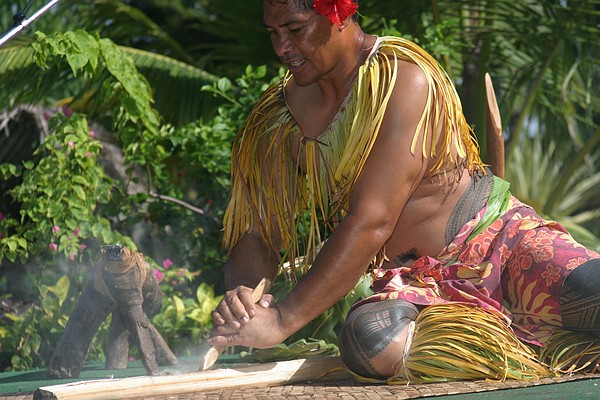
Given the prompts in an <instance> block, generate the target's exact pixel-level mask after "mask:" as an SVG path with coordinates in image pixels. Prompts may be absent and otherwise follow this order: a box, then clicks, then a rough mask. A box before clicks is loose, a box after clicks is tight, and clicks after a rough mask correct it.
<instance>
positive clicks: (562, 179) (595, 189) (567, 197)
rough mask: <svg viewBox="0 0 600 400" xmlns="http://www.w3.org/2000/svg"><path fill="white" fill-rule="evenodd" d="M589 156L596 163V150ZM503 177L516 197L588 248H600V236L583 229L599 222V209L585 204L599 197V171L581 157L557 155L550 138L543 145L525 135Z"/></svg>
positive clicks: (540, 141) (595, 200)
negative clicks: (590, 207) (591, 167)
mask: <svg viewBox="0 0 600 400" xmlns="http://www.w3.org/2000/svg"><path fill="white" fill-rule="evenodd" d="M598 136H599V137H600V134H599V135H598ZM583 154H587V152H586V151H583ZM589 157H591V158H590V159H589V160H588V161H590V163H591V164H592V165H593V164H597V159H598V157H599V155H598V154H597V153H596V154H592V155H589ZM595 161H596V162H595ZM506 179H507V180H508V181H509V182H510V183H511V192H512V193H513V194H514V195H515V196H516V197H517V198H519V199H520V200H521V201H523V202H525V203H526V204H529V205H530V206H531V207H533V208H534V209H535V210H536V211H537V212H538V213H540V214H541V215H544V216H546V217H548V218H550V219H553V220H556V221H558V222H560V223H561V224H563V225H564V226H565V227H566V228H567V229H568V230H569V232H570V233H571V234H572V235H573V237H574V238H575V239H576V240H578V241H579V242H580V243H582V244H583V245H584V246H586V247H587V248H589V249H594V250H596V251H598V250H600V238H599V237H597V236H596V235H594V233H593V232H591V231H590V230H588V229H586V228H585V226H589V225H594V224H597V222H598V221H600V211H599V210H597V209H596V210H590V209H589V206H588V204H597V201H598V198H600V172H598V171H594V170H593V169H591V170H590V167H589V165H587V164H586V163H585V159H584V158H581V157H571V158H570V159H567V158H563V157H560V155H559V151H558V148H557V145H556V143H555V142H554V141H552V140H550V141H549V142H548V144H543V139H542V138H541V137H539V136H535V137H533V138H529V137H528V138H524V139H523V140H522V142H521V144H520V145H519V146H518V147H516V148H515V151H514V152H513V156H512V158H511V159H510V162H509V163H507V168H506ZM557 198H558V199H560V200H559V201H554V199H557Z"/></svg>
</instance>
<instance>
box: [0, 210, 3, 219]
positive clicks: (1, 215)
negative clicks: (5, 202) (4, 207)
mask: <svg viewBox="0 0 600 400" xmlns="http://www.w3.org/2000/svg"><path fill="white" fill-rule="evenodd" d="M3 219H4V214H2V213H1V212H0V221H2V220H3Z"/></svg>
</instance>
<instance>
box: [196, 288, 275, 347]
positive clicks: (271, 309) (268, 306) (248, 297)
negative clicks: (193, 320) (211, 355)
mask: <svg viewBox="0 0 600 400" xmlns="http://www.w3.org/2000/svg"><path fill="white" fill-rule="evenodd" d="M274 303H275V298H274V297H273V295H270V294H265V295H263V296H262V297H261V298H260V300H259V301H258V302H257V303H254V301H253V299H252V289H251V288H248V287H246V286H238V287H237V288H235V289H233V290H229V291H227V292H226V293H225V295H224V296H223V299H222V300H221V302H220V303H219V305H218V306H217V308H216V309H215V310H214V311H213V312H212V319H213V322H214V323H215V328H214V329H213V331H212V333H211V337H210V338H209V339H208V342H209V343H210V344H212V345H217V346H228V345H240V346H247V347H255V348H266V347H272V346H275V345H277V344H279V343H281V342H282V341H283V340H284V339H285V338H286V335H285V333H284V332H283V329H282V327H281V323H280V315H279V310H278V308H277V307H276V306H275V305H274Z"/></svg>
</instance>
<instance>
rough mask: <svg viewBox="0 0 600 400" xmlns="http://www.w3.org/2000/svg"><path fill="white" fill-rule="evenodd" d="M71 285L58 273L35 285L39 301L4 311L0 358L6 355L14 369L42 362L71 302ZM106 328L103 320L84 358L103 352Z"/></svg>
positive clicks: (68, 312) (46, 357) (51, 346)
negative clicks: (54, 278) (53, 280)
mask: <svg viewBox="0 0 600 400" xmlns="http://www.w3.org/2000/svg"><path fill="white" fill-rule="evenodd" d="M73 289H74V288H73V287H72V285H71V281H70V280H69V278H68V277H67V276H62V277H60V278H59V279H58V280H57V281H56V283H55V284H54V285H49V286H48V285H44V284H40V285H38V290H39V296H40V297H39V298H40V302H39V304H35V305H30V306H28V307H26V308H25V310H24V311H23V310H21V311H17V310H14V311H12V312H8V313H5V314H4V319H5V321H3V324H2V329H0V339H1V340H2V346H1V348H0V350H1V353H0V361H2V359H3V358H5V357H8V358H10V361H9V364H10V367H9V369H12V370H16V371H19V370H27V369H31V368H33V367H38V366H43V365H45V362H46V361H47V360H48V359H49V358H50V357H51V356H52V352H53V350H54V348H55V345H56V342H57V341H58V339H59V338H60V335H61V334H62V332H63V330H64V329H65V327H66V325H67V321H68V315H69V314H70V313H71V311H72V309H73V307H74V305H75V302H74V297H73V295H74V290H73ZM107 328H108V324H107V322H105V323H104V324H103V326H102V327H101V329H100V330H99V332H100V333H99V334H98V335H97V336H96V337H95V338H94V340H93V343H92V345H91V346H90V353H89V354H88V359H92V360H93V359H98V358H99V357H102V356H103V355H104V352H103V347H104V342H105V340H106V336H107ZM3 363H6V361H3Z"/></svg>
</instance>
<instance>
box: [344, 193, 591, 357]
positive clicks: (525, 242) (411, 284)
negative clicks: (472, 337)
mask: <svg viewBox="0 0 600 400" xmlns="http://www.w3.org/2000/svg"><path fill="white" fill-rule="evenodd" d="M486 208H487V207H485V208H484V209H482V210H481V211H480V212H479V213H478V214H477V215H476V216H475V218H474V219H472V220H471V221H470V222H468V223H467V224H466V225H464V226H463V227H462V228H461V230H460V231H459V233H458V234H457V235H456V237H455V238H454V240H453V241H452V242H451V243H450V244H449V245H448V246H446V248H445V249H444V250H443V251H442V252H441V253H440V254H439V255H438V256H437V257H435V258H432V257H429V256H424V257H421V258H419V259H417V260H416V261H415V262H414V263H413V264H412V265H411V266H410V267H404V266H399V267H397V268H394V269H383V268H379V269H376V270H374V272H373V274H374V282H373V290H374V292H375V293H376V294H374V295H373V296H371V297H369V298H367V299H365V300H363V301H361V302H359V303H357V304H356V305H355V307H356V306H358V305H360V304H364V303H365V302H372V301H381V300H385V299H403V300H406V301H409V302H411V303H413V304H417V305H433V304H445V303H457V302H460V303H469V304H475V305H477V306H479V307H481V308H484V309H486V310H489V311H492V312H495V313H497V314H499V315H501V316H502V317H504V318H506V319H507V320H508V321H509V322H510V323H511V324H512V327H513V330H514V331H515V333H516V334H517V336H518V337H519V339H521V340H523V341H525V342H528V343H531V344H534V345H538V346H542V345H543V344H544V342H545V341H546V340H547V338H548V337H549V336H550V335H551V334H552V332H553V331H554V329H555V328H560V327H561V326H562V325H561V324H562V322H561V316H560V292H561V288H562V285H563V282H564V281H565V279H566V277H567V275H568V274H569V272H570V271H571V270H573V269H574V268H576V267H577V266H579V265H581V264H583V263H584V262H586V261H588V260H590V259H593V258H600V254H598V253H596V252H594V251H591V250H588V249H586V248H585V247H583V246H582V245H581V244H579V243H577V242H576V241H575V240H574V239H573V238H572V237H571V235H570V234H569V233H567V231H566V230H565V228H564V227H563V226H562V225H560V224H558V223H557V222H554V221H548V220H545V219H543V218H542V217H540V216H539V215H538V214H537V213H536V212H535V211H534V210H533V209H532V208H531V207H529V206H527V205H525V204H523V203H521V202H520V201H519V200H517V199H516V198H515V197H513V196H511V197H510V200H509V205H508V211H507V212H506V213H504V214H503V215H502V216H501V217H500V218H498V219H496V220H495V221H494V222H492V223H491V224H490V225H489V226H487V227H486V228H485V229H484V230H483V231H481V232H480V233H478V234H476V235H475V236H474V237H472V238H469V237H470V236H472V233H473V231H474V230H475V229H476V228H477V226H478V224H479V223H480V221H481V219H482V218H483V216H484V214H485V211H486Z"/></svg>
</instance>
